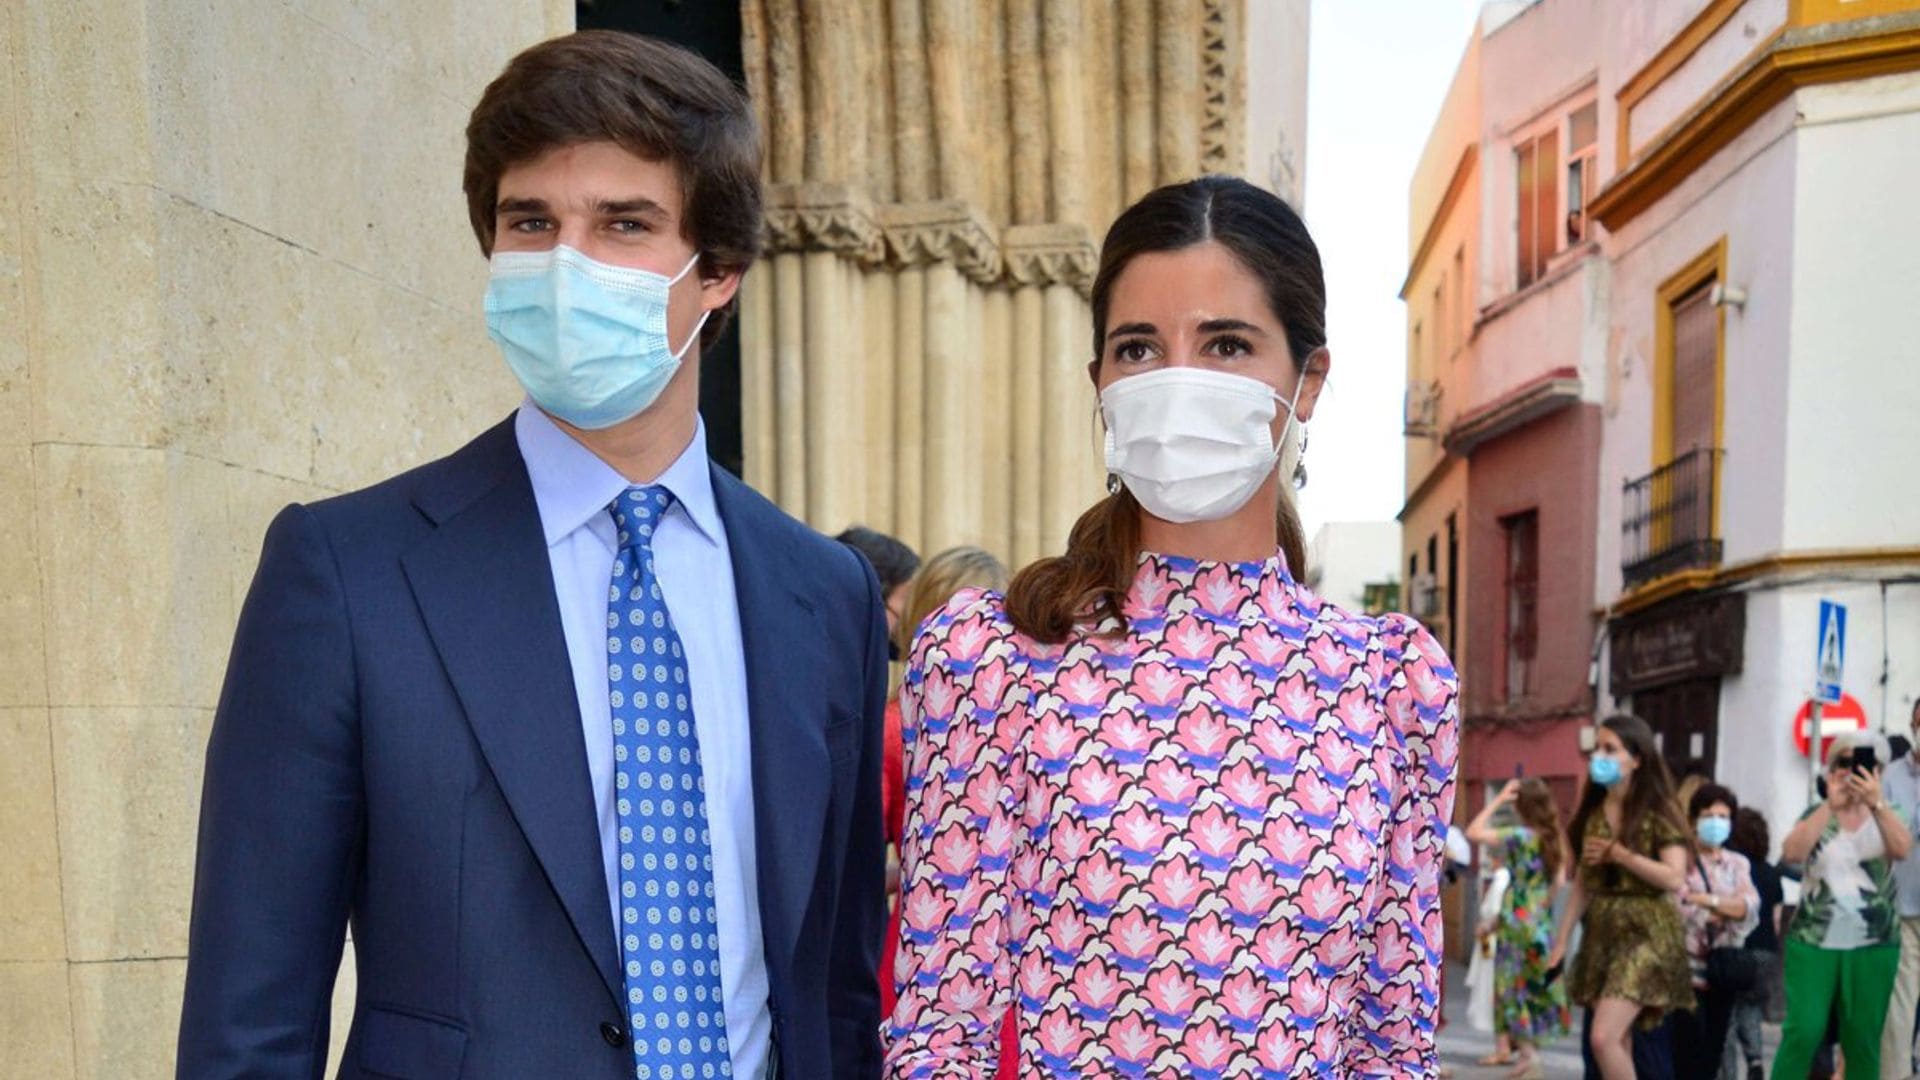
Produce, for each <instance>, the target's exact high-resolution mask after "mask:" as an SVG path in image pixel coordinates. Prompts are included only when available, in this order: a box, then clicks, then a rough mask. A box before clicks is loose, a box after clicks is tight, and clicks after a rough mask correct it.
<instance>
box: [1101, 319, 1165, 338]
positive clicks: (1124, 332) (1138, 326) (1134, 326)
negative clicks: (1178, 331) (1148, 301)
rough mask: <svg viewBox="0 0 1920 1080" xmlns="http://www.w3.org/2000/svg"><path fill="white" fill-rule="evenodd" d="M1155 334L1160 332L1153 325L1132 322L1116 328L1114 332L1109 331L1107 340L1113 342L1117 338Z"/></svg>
mask: <svg viewBox="0 0 1920 1080" xmlns="http://www.w3.org/2000/svg"><path fill="white" fill-rule="evenodd" d="M1153 333H1158V331H1156V330H1155V329H1154V328H1153V324H1152V323H1144V322H1130V323H1126V324H1124V325H1121V326H1116V327H1114V328H1113V329H1112V330H1110V331H1108V332H1107V340H1108V341H1112V340H1113V339H1114V338H1117V337H1131V336H1132V335H1134V334H1153Z"/></svg>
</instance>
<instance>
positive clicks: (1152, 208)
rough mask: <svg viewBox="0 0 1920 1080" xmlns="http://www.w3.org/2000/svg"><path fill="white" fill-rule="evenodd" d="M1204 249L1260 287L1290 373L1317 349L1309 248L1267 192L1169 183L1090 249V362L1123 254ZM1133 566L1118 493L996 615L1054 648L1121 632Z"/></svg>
mask: <svg viewBox="0 0 1920 1080" xmlns="http://www.w3.org/2000/svg"><path fill="white" fill-rule="evenodd" d="M1207 241H1213V242H1215V243H1217V244H1219V245H1220V246H1221V247H1224V248H1226V249H1227V250H1228V251H1229V252H1231V253H1232V254H1233V256H1234V258H1236V259H1238V260H1239V261H1240V264H1241V265H1242V266H1244V267H1246V268H1247V270H1248V272H1250V273H1252V274H1253V275H1254V276H1255V277H1257V278H1259V279H1260V282H1261V285H1262V286H1263V287H1264V289H1265V291H1266V294H1267V303H1268V305H1269V306H1270V307H1271V308H1272V309H1273V314H1274V316H1275V317H1276V318H1278V319H1279V320H1280V323H1281V325H1282V326H1283V327H1285V328H1286V333H1287V349H1288V352H1289V353H1291V354H1292V356H1293V366H1294V370H1295V372H1296V373H1302V374H1304V372H1305V370H1306V363H1307V358H1308V357H1309V356H1311V355H1312V354H1313V353H1314V352H1315V351H1316V350H1318V349H1320V348H1322V347H1323V346H1325V345H1326V343H1327V319H1326V312H1327V287H1326V280H1325V277H1324V275H1323V274H1322V272H1321V269H1320V251H1319V249H1318V248H1316V247H1315V246H1314V243H1313V237H1312V236H1310V235H1308V233H1307V226H1306V223H1305V222H1303V221H1301V220H1300V215H1299V214H1296V213H1294V211H1293V208H1292V207H1290V206H1288V205H1287V204H1286V203H1285V202H1283V201H1281V199H1280V197H1279V196H1277V195H1274V194H1273V193H1272V192H1269V191H1264V190H1262V189H1260V188H1258V187H1255V186H1254V185H1252V184H1249V183H1247V182H1246V181H1245V180H1241V179H1239V178H1237V177H1231V176H1203V177H1200V178H1199V179H1197V180H1189V181H1186V182H1185V183H1180V184H1169V185H1167V186H1166V187H1162V188H1158V189H1156V190H1154V191H1152V192H1150V193H1149V194H1148V195H1147V196H1146V197H1145V198H1143V199H1141V200H1140V201H1139V202H1137V203H1134V204H1133V205H1132V206H1130V207H1128V208H1127V210H1126V211H1125V212H1124V213H1122V214H1121V215H1120V217H1119V218H1118V219H1117V220H1115V221H1114V223H1113V227H1112V228H1110V229H1108V230H1107V236H1106V240H1105V241H1104V242H1102V244H1101V245H1100V269H1099V272H1098V273H1097V274H1095V276H1094V279H1093V356H1094V371H1095V372H1096V374H1097V373H1098V370H1099V367H1098V365H1099V363H1100V353H1101V348H1100V343H1101V341H1102V340H1103V339H1104V338H1105V337H1106V333H1107V311H1108V306H1109V304H1110V303H1111V302H1112V299H1113V284H1114V281H1115V280H1116V279H1117V278H1118V277H1119V276H1120V273H1121V271H1123V270H1125V269H1126V268H1127V265H1128V264H1129V263H1131V262H1132V261H1133V259H1134V257H1135V256H1138V255H1144V254H1149V253H1152V252H1161V251H1178V250H1180V249H1182V248H1188V247H1192V246H1193V245H1195V244H1201V243H1205V242H1207ZM1285 480H1286V478H1284V477H1283V478H1282V481H1283V482H1282V483H1281V485H1280V499H1279V508H1278V511H1277V517H1278V521H1277V524H1278V526H1279V539H1280V550H1281V552H1282V553H1284V554H1285V556H1286V559H1287V570H1288V572H1289V573H1291V574H1292V575H1293V576H1294V578H1295V579H1303V578H1305V577H1306V573H1307V542H1306V531H1305V530H1304V529H1303V528H1302V527H1301V524H1300V514H1299V511H1298V510H1296V509H1295V508H1294V505H1293V497H1292V495H1291V494H1290V493H1289V491H1288V490H1287V487H1288V485H1287V484H1286V483H1285V482H1284V481H1285ZM1139 558H1140V504H1139V502H1138V501H1137V500H1136V499H1134V497H1133V495H1132V493H1130V492H1128V491H1127V490H1126V489H1125V488H1121V489H1120V490H1119V491H1117V492H1115V493H1114V494H1112V495H1109V496H1107V497H1106V498H1104V499H1102V500H1100V501H1099V502H1097V503H1095V504H1093V506H1092V508H1091V509H1089V510H1087V511H1086V512H1085V513H1084V514H1082V515H1080V520H1079V521H1076V522H1075V523H1074V525H1073V530H1072V531H1071V532H1070V533H1069V534H1068V536H1067V550H1066V553H1065V554H1063V555H1058V556H1054V557H1051V558H1046V559H1040V560H1038V561H1036V562H1034V563H1032V564H1030V565H1029V566H1027V567H1026V568H1025V569H1023V570H1021V571H1020V572H1019V573H1018V574H1016V575H1014V578H1013V584H1012V586H1010V587H1009V588H1008V590H1007V617H1008V618H1009V619H1010V620H1012V622H1013V625H1014V629H1016V630H1018V631H1019V632H1020V633H1022V634H1025V635H1026V636H1028V637H1030V638H1032V639H1034V640H1035V641H1043V642H1049V643H1054V642H1059V641H1063V640H1065V639H1066V637H1067V635H1068V634H1070V633H1072V632H1073V628H1074V626H1075V624H1077V623H1079V622H1081V621H1082V620H1090V621H1092V622H1093V623H1095V624H1098V625H1101V626H1102V627H1106V628H1109V629H1111V630H1112V631H1113V632H1124V631H1125V629H1126V615H1125V606H1126V599H1127V590H1128V588H1129V587H1130V586H1131V585H1132V584H1133V578H1134V574H1135V572H1136V570H1137V567H1138V562H1139Z"/></svg>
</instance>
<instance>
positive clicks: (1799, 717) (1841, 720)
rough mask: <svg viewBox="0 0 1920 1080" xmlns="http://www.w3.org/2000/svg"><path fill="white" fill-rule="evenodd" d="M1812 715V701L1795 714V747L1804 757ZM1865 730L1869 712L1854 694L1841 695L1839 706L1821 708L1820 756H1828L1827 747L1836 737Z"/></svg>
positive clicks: (1807, 702) (1803, 705) (1802, 705)
mask: <svg viewBox="0 0 1920 1080" xmlns="http://www.w3.org/2000/svg"><path fill="white" fill-rule="evenodd" d="M1812 715H1813V702H1812V701H1805V702H1802V703H1801V705H1800V711H1799V712H1797V713H1794V714H1793V747H1794V749H1796V750H1798V751H1800V753H1801V754H1803V755H1804V754H1805V753H1806V752H1807V722H1808V720H1809V719H1810V718H1811V717H1812ZM1865 730H1867V710H1866V709H1864V708H1862V707H1861V705H1860V699H1859V698H1856V697H1854V696H1853V695H1852V694H1841V695H1840V701H1839V703H1837V704H1833V705H1822V706H1820V756H1821V757H1823V758H1824V757H1825V756H1826V753H1827V745H1828V744H1829V743H1831V742H1833V740H1834V737H1835V736H1837V735H1845V734H1846V733H1847V732H1849V731H1865Z"/></svg>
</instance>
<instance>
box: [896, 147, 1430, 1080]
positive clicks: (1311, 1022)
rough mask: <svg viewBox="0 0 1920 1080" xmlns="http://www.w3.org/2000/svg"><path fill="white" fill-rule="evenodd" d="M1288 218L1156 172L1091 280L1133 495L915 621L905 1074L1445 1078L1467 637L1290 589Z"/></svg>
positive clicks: (1305, 286)
mask: <svg viewBox="0 0 1920 1080" xmlns="http://www.w3.org/2000/svg"><path fill="white" fill-rule="evenodd" d="M1324 312H1325V288H1324V285H1323V283H1322V278H1321V272H1320V261H1319V255H1318V253H1317V251H1316V250H1315V248H1314V246H1313V242H1312V240H1311V239H1310V238H1309V237H1308V235H1307V232H1306V228H1305V226H1304V225H1303V224H1302V223H1301V221H1300V219H1299V217H1298V216H1297V215H1295V214H1294V212H1293V211H1292V210H1291V209H1289V208H1288V207H1287V206H1286V204H1285V203H1283V202H1281V201H1280V200H1279V199H1278V198H1276V197H1274V196H1273V195H1271V194H1269V193H1268V192H1265V191H1262V190H1260V189H1258V188H1256V187H1254V186H1252V185H1251V184H1248V183H1246V182H1244V181H1241V180H1236V179H1230V178H1225V177H1206V178H1202V179H1199V180H1194V181H1190V182H1187V183H1183V184H1177V185H1172V186H1168V187H1164V188H1161V189H1159V190H1157V191H1155V192H1153V193H1151V194H1149V195H1148V196H1146V198H1144V199H1143V200H1141V201H1140V202H1139V203H1138V204H1136V205H1135V206H1133V207H1132V208H1130V209H1129V210H1127V211H1126V212H1125V213H1124V214H1122V215H1121V216H1120V218H1119V220H1117V221H1116V222H1115V223H1114V225H1113V228H1112V229H1111V231H1109V232H1108V234H1107V238H1106V242H1105V244H1104V245H1103V248H1102V251H1101V262H1100V269H1099V272H1098V274H1097V276H1096V278H1095V281H1094V286H1093V322H1094V326H1093V329H1094V355H1093V359H1092V361H1091V363H1090V364H1089V371H1090V374H1091V375H1092V378H1093V382H1094V384H1095V387H1096V388H1097V389H1098V391H1099V393H1100V404H1101V414H1102V417H1103V419H1104V421H1105V424H1106V427H1107V432H1108V437H1107V467H1108V472H1109V474H1110V480H1109V485H1108V486H1109V490H1110V492H1111V494H1110V495H1109V496H1108V497H1107V498H1106V499H1104V500H1102V501H1101V502H1099V503H1097V504H1096V505H1095V506H1094V507H1093V508H1092V509H1090V510H1089V511H1087V513H1086V514H1085V515H1084V516H1083V517H1082V518H1081V519H1080V521H1079V522H1078V523H1077V524H1076V525H1075V526H1074V528H1073V530H1072V534H1071V536H1070V538H1069V540H1068V547H1067V552H1066V554H1064V555H1063V556H1060V557H1058V558H1051V559H1043V560H1041V561H1039V562H1037V563H1035V564H1034V565H1032V566H1030V567H1028V568H1027V569H1025V570H1023V571H1022V572H1021V573H1020V574H1018V575H1016V577H1015V579H1014V581H1013V584H1012V586H1011V587H1010V589H1009V590H1008V592H1007V594H1006V595H1005V596H1002V595H1000V594H998V593H993V592H977V591H975V592H966V593H962V594H961V595H959V596H958V597H955V598H954V599H953V601H951V602H950V603H949V604H948V605H947V606H946V607H945V608H944V609H943V610H942V611H941V612H940V613H938V614H936V615H935V616H934V617H933V618H932V619H930V620H929V621H928V622H927V624H926V626H924V627H923V628H922V630H921V633H920V635H919V637H918V639H917V640H916V642H915V645H914V649H913V653H912V657H911V659H910V660H909V663H908V669H907V675H906V681H905V684H904V688H903V690H902V702H903V710H904V716H905V721H906V725H907V728H908V745H909V751H908V753H909V761H910V765H909V768H908V775H909V776H910V777H912V778H915V779H916V781H917V782H918V784H919V786H918V787H917V788H915V789H914V790H912V791H910V792H909V794H908V810H907V824H906V830H905V846H904V867H903V873H904V885H903V890H904V891H903V897H904V900H903V905H904V906H903V912H902V917H903V923H904V926H903V932H902V937H903V941H902V943H901V953H900V978H901V982H902V990H901V996H900V1000H899V1002H898V1004H897V1006H896V1007H895V1009H894V1012H893V1015H892V1017H891V1019H890V1020H889V1021H888V1022H887V1023H886V1025H885V1027H884V1032H883V1034H884V1037H885V1042H886V1044H887V1066H886V1073H887V1075H889V1076H893V1077H923V1076H940V1077H986V1076H989V1075H991V1074H992V1072H993V1069H994V1065H995V1060H996V1057H997V1055H998V1050H999V1046H998V1038H997V1036H998V1034H999V1028H1000V1023H1001V1018H1002V1017H1003V1015H1005V1013H1006V1012H1007V1011H1008V1010H1012V1012H1013V1014H1014V1016H1015V1026H1016V1028H1017V1030H1018V1033H1019V1045H1020V1075H1021V1076H1023V1077H1054V1076H1057V1077H1082V1076H1085V1077H1094V1076H1103V1077H1104V1076H1114V1077H1120V1076H1125V1077H1149V1076H1150V1077H1179V1078H1182V1080H1185V1078H1189V1077H1191V1078H1196V1080H1217V1078H1223V1077H1292V1076H1307V1075H1339V1076H1377V1077H1388V1076H1391V1077H1396V1078H1421V1077H1430V1076H1433V1075H1435V1074H1436V1072H1437V1062H1436V1060H1435V1054H1434V1043H1433V1030H1434V1021H1435V1011H1436V1008H1435V1006H1436V1002H1437V1000H1438V986H1439V969H1438V962H1439V959H1440V947H1441V942H1440V903H1439V878H1440V865H1441V859H1442V850H1443V843H1444V828H1445V824H1444V823H1445V822H1446V820H1447V818H1448V816H1449V815H1450V813H1451V808H1452V802H1453V770H1454V757H1455V750H1456V742H1457V738H1458V733H1457V730H1456V721H1455V709H1454V698H1455V692H1456V680H1455V677H1454V672H1453V669H1452V667H1451V665H1450V664H1449V663H1448V661H1447V658H1446V656H1445V654H1444V653H1443V652H1442V651H1441V649H1440V647H1439V645H1438V644H1437V643H1436V642H1435V641H1434V639H1433V637H1432V636H1431V635H1430V634H1428V633H1427V631H1426V630H1424V629H1423V628H1421V627H1420V626H1419V624H1417V623H1415V622H1414V621H1413V620H1411V619H1409V618H1407V617H1405V616H1400V615H1389V616H1384V617H1380V618H1372V617H1367V616H1362V615H1357V614H1354V613H1350V612H1347V611H1344V610H1342V609H1340V608H1339V607H1336V606H1335V605H1333V604H1329V603H1326V602H1324V601H1322V600H1321V599H1319V598H1318V597H1316V596H1315V595H1313V593H1311V592H1310V591H1308V590H1307V589H1306V588H1304V587H1303V586H1301V585H1300V584H1299V583H1298V582H1297V580H1296V575H1297V574H1301V573H1303V572H1304V565H1305V559H1304V552H1303V551H1302V547H1303V545H1302V543H1301V536H1300V528H1299V523H1298V518H1297V517H1296V516H1295V514H1294V511H1293V507H1292V499H1291V496H1290V495H1289V494H1288V493H1287V492H1286V491H1285V490H1284V489H1283V487H1282V484H1281V480H1282V478H1283V477H1289V476H1292V477H1295V478H1296V482H1297V477H1298V476H1299V475H1301V471H1300V470H1299V468H1298V459H1299V446H1300V435H1301V425H1302V424H1304V423H1305V421H1306V420H1308V419H1309V418H1310V417H1311V416H1312V413H1313V406H1314V401H1315V399H1316V398H1317V397H1318V395H1319V392H1320V388H1321V386H1322V384H1323V382H1324V380H1325V377H1326V370H1327V362H1328V361H1327V352H1326V347H1325V345H1326V341H1325V329H1324V327H1325V321H1324Z"/></svg>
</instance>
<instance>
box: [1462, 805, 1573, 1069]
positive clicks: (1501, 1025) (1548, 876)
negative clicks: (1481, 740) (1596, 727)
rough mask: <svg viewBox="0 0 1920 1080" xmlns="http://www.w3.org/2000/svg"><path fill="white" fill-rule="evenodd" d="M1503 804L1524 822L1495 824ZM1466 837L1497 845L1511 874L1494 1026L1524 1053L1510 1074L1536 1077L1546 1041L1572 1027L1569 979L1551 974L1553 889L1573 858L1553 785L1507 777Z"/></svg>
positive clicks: (1505, 902)
mask: <svg viewBox="0 0 1920 1080" xmlns="http://www.w3.org/2000/svg"><path fill="white" fill-rule="evenodd" d="M1503 806H1511V807H1513V812H1514V816H1516V817H1518V818H1519V819H1520V824H1518V825H1510V826H1507V827H1505V828H1494V827H1493V816H1494V815H1495V814H1496V813H1498V812H1499V810H1500V808H1501V807H1503ZM1467 839H1469V840H1472V841H1473V842H1474V843H1476V844H1482V845H1486V846H1488V847H1492V848H1495V849H1497V850H1498V851H1499V853H1500V858H1501V861H1503V862H1504V863H1506V866H1507V870H1508V872H1509V874H1510V875H1511V877H1510V879H1509V882H1508V885H1507V892H1506V896H1505V897H1504V898H1503V899H1502V902H1501V911H1500V928H1499V929H1498V930H1497V931H1495V936H1496V940H1497V942H1498V944H1497V947H1496V949H1495V952H1494V956H1495V961H1494V979H1493V985H1494V992H1493V1013H1494V1031H1495V1032H1497V1033H1498V1034H1500V1035H1504V1036H1506V1038H1507V1040H1508V1042H1509V1043H1510V1044H1511V1045H1512V1046H1513V1047H1514V1049H1515V1051H1516V1052H1517V1055H1518V1060H1517V1061H1516V1062H1515V1063H1514V1067H1513V1071H1512V1072H1510V1073H1509V1074H1508V1075H1509V1076H1512V1077H1516V1078H1527V1080H1532V1078H1537V1077H1540V1076H1542V1075H1543V1073H1542V1070H1541V1067H1540V1054H1539V1046H1540V1043H1541V1042H1543V1041H1545V1040H1547V1039H1550V1038H1553V1037H1555V1036H1558V1035H1564V1034H1566V1032H1567V1021H1568V1018H1569V1016H1568V1010H1567V990H1566V986H1565V984H1564V983H1562V982H1560V980H1558V979H1554V978H1549V977H1548V975H1547V954H1548V953H1549V952H1550V951H1551V950H1552V946H1553V891H1554V889H1555V888H1557V887H1558V886H1559V885H1560V884H1561V883H1562V882H1564V881H1565V880H1566V878H1565V877H1564V874H1565V872H1566V864H1567V858H1566V850H1567V849H1566V842H1565V840H1563V839H1562V838H1561V835H1560V812H1559V810H1557V809H1556V808H1555V807H1554V804H1553V789H1552V788H1550V787H1548V786H1547V782H1546V781H1544V780H1540V779H1528V780H1524V781H1523V780H1509V781H1507V784H1506V786H1505V787H1503V788H1501V789H1500V794H1498V795H1496V796H1494V797H1493V798H1492V799H1490V800H1488V802H1487V805H1486V807H1485V808H1483V809H1482V810H1481V811H1480V813H1479V815H1478V816H1476V817H1475V818H1474V819H1473V821H1472V823H1471V824H1469V825H1468V826H1467ZM1500 1064H1504V1062H1500Z"/></svg>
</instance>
